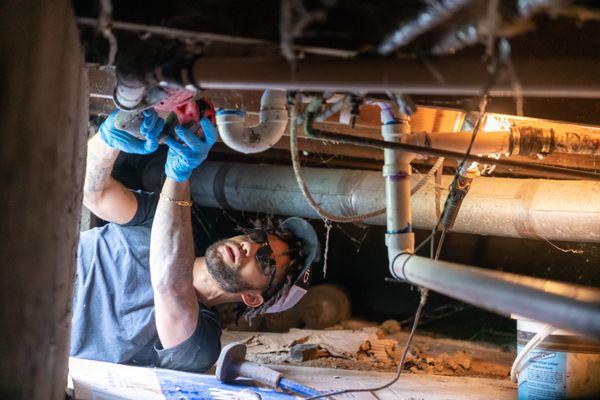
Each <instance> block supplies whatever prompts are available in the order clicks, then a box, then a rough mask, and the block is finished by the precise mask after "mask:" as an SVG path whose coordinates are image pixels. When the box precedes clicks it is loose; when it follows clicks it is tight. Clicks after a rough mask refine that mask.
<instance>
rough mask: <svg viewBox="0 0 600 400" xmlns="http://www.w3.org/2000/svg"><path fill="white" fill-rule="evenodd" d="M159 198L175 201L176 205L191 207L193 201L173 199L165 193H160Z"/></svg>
mask: <svg viewBox="0 0 600 400" xmlns="http://www.w3.org/2000/svg"><path fill="white" fill-rule="evenodd" d="M160 199H161V200H164V201H168V202H169V203H175V204H177V205H178V206H182V207H191V206H193V205H194V203H192V202H191V201H186V200H175V199H172V198H170V197H169V196H167V195H166V194H164V193H162V192H161V194H160Z"/></svg>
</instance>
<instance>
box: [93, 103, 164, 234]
mask: <svg viewBox="0 0 600 400" xmlns="http://www.w3.org/2000/svg"><path fill="white" fill-rule="evenodd" d="M115 116H116V111H115V112H113V113H112V114H110V115H109V116H108V118H107V119H106V120H105V121H104V122H103V123H102V125H100V129H99V130H98V133H97V134H96V135H94V137H92V138H91V139H90V140H89V142H88V155H87V166H86V172H85V184H84V187H83V203H84V204H85V206H86V207H87V208H89V209H90V211H92V212H93V213H94V214H96V215H97V216H98V217H100V218H102V219H103V220H105V221H109V222H116V223H120V224H124V223H127V222H129V221H131V219H132V218H133V216H134V215H135V212H136V210H137V201H136V199H135V196H134V195H133V193H131V192H130V191H129V190H127V188H125V186H123V185H122V184H121V183H120V182H118V181H116V180H115V179H113V178H112V177H111V172H112V170H113V166H114V164H115V160H116V159H117V156H118V155H119V151H124V152H127V153H135V154H149V153H152V152H153V151H155V150H156V149H157V148H158V136H159V134H160V132H161V131H162V128H163V126H164V121H163V120H162V119H161V118H159V117H158V114H156V112H155V111H153V110H147V111H144V120H143V122H142V126H141V127H140V133H141V134H142V135H143V136H145V137H146V140H141V139H138V138H135V137H133V136H132V135H130V134H128V133H127V132H125V131H122V130H120V129H117V128H115V123H114V119H115Z"/></svg>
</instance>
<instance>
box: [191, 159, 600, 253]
mask: <svg viewBox="0 0 600 400" xmlns="http://www.w3.org/2000/svg"><path fill="white" fill-rule="evenodd" d="M304 174H305V178H306V182H307V184H308V187H309V188H310V190H311V192H312V194H313V196H314V197H315V199H316V200H317V201H318V202H319V204H320V205H321V206H322V207H323V208H324V209H326V210H328V211H329V212H331V213H334V214H338V215H354V214H363V213H366V212H370V211H373V210H377V209H380V208H383V207H385V198H386V196H385V185H384V179H383V176H382V175H381V172H375V171H356V170H343V169H321V168H304ZM421 177H422V175H419V174H414V175H412V176H411V178H410V179H411V185H415V184H416V183H417V182H418V181H419V180H420V179H421ZM451 180H452V176H444V177H443V179H442V185H441V187H442V190H443V192H444V193H443V194H442V196H441V202H442V206H443V202H444V200H445V198H446V194H447V188H448V186H449V185H450V182H451ZM434 191H435V188H434V184H433V182H430V183H428V184H426V185H425V186H424V187H423V188H422V189H421V190H420V191H419V192H417V193H416V194H415V195H414V196H413V197H412V199H411V206H412V218H413V226H414V227H415V228H420V229H431V228H432V227H433V225H434V224H435V222H436V217H435V200H434V199H435V195H434ZM192 196H193V199H194V201H196V202H198V203H199V204H201V205H203V206H208V207H222V208H230V209H236V210H244V211H257V212H264V213H273V214H280V215H295V216H301V217H306V218H318V216H317V215H316V213H315V212H314V211H313V210H312V208H311V207H310V206H309V205H308V203H307V202H306V200H305V199H304V197H303V196H302V193H301V192H300V189H299V188H298V185H297V183H296V179H295V177H294V173H293V171H292V168H291V167H286V166H272V165H257V164H241V163H223V162H205V163H204V164H202V166H201V167H200V168H199V169H198V170H197V171H196V172H195V173H194V175H193V176H192ZM365 222H366V223H367V224H371V225H382V226H385V225H386V217H385V215H382V216H380V217H376V218H373V219H370V220H367V221H365ZM599 226H600V182H591V181H570V180H561V181H559V180H547V179H509V178H490V177H480V178H477V179H476V180H475V181H474V182H473V184H472V187H471V190H470V192H469V195H468V196H467V197H466V198H465V200H464V202H463V204H462V207H461V210H460V213H459V215H458V219H457V220H456V224H455V226H454V229H453V231H455V232H462V233H471V234H479V235H491V236H505V237H520V238H532V239H549V240H565V241H580V242H600V228H599Z"/></svg>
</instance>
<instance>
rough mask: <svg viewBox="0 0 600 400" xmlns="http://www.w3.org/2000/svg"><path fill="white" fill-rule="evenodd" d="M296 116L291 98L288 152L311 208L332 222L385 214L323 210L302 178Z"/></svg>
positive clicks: (432, 171) (414, 190) (415, 189)
mask: <svg viewBox="0 0 600 400" xmlns="http://www.w3.org/2000/svg"><path fill="white" fill-rule="evenodd" d="M297 118H298V109H297V101H296V99H293V101H292V104H291V107H290V153H291V158H292V167H293V169H294V175H295V177H296V181H297V182H298V186H299V187H300V190H301V191H302V194H303V196H304V198H305V199H306V201H307V202H308V204H309V205H310V206H311V208H312V209H313V210H314V211H315V212H316V213H317V214H318V215H319V216H320V217H321V218H322V219H323V220H329V221H332V222H341V223H348V222H360V221H364V220H365V219H370V218H374V217H377V216H379V215H382V214H385V212H386V209H385V208H382V209H380V210H376V211H372V212H370V213H366V214H359V215H352V216H338V215H334V214H331V213H330V212H328V211H326V210H324V209H323V208H322V207H321V206H320V205H319V203H317V201H316V200H315V199H314V197H313V196H312V194H311V193H310V190H309V189H308V185H307V184H306V180H305V178H304V174H303V172H302V165H301V163H300V153H299V151H298V138H297V131H296V129H297V125H296V123H295V121H296V120H297ZM442 163H443V159H441V161H440V159H439V158H438V161H437V162H436V163H435V164H434V165H433V166H432V167H431V169H430V170H429V172H428V173H427V174H426V175H425V176H424V177H423V178H422V179H421V180H420V181H419V182H418V183H417V184H416V185H415V186H414V187H413V188H412V189H411V191H410V194H411V196H412V195H414V194H415V193H417V192H418V191H419V190H420V189H421V188H422V187H423V186H424V185H425V184H426V183H427V181H428V180H429V179H431V177H432V176H433V175H434V174H435V172H436V171H437V169H438V168H439V167H440V166H441V165H442Z"/></svg>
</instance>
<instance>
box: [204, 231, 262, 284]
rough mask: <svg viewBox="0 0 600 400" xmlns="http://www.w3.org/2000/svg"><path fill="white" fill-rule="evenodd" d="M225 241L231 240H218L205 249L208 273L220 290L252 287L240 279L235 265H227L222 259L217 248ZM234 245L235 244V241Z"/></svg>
mask: <svg viewBox="0 0 600 400" xmlns="http://www.w3.org/2000/svg"><path fill="white" fill-rule="evenodd" d="M227 242H231V241H230V240H228V239H224V240H219V241H218V242H215V243H213V244H211V245H210V246H208V248H207V249H206V254H205V255H204V257H205V261H206V269H207V270H208V273H209V275H210V276H211V277H212V278H213V279H214V281H215V282H217V285H219V287H220V288H221V289H222V290H224V291H225V292H228V293H239V292H243V291H246V290H250V289H253V287H252V286H251V285H249V284H247V283H246V282H244V281H243V280H242V277H241V276H240V272H239V268H238V267H237V266H230V265H227V263H225V261H224V260H223V256H222V255H221V253H220V252H219V250H218V248H219V246H222V245H224V244H225V243H227ZM235 245H236V246H237V243H236V244H235Z"/></svg>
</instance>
